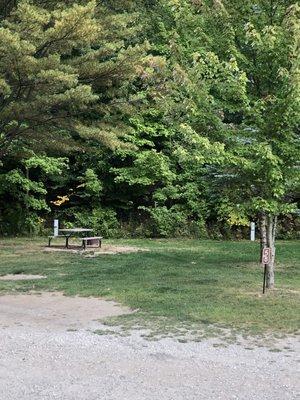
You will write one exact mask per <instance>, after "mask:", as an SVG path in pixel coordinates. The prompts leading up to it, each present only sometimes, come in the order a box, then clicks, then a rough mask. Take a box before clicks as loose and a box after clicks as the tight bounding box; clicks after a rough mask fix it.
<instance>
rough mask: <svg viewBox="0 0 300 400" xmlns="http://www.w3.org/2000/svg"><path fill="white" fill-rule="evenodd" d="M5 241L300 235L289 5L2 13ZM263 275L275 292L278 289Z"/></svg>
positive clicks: (298, 63) (190, 4) (297, 31)
mask: <svg viewBox="0 0 300 400" xmlns="http://www.w3.org/2000/svg"><path fill="white" fill-rule="evenodd" d="M0 16H1V23H0V54H1V57H0V124H1V131H0V162H1V166H0V168H1V169H0V181H1V187H0V204H1V212H0V220H1V233H2V234H13V233H25V232H28V231H31V232H39V231H40V230H43V229H45V227H47V226H49V225H51V220H52V219H53V217H54V216H56V217H59V218H60V220H61V221H62V222H63V223H65V224H67V223H69V224H72V223H74V224H83V225H86V224H88V225H90V226H91V227H93V228H94V229H95V230H96V231H99V232H101V233H102V234H106V235H131V236H132V235H142V236H182V235H185V236H193V237H207V236H210V237H225V238H226V237H230V235H235V236H238V237H244V235H245V233H246V232H247V230H245V229H246V228H244V227H247V226H248V225H249V221H250V220H255V221H257V222H259V224H260V231H261V236H262V237H263V238H264V243H263V245H264V246H269V247H272V248H273V254H274V255H275V247H274V239H275V231H276V226H277V223H278V221H277V220H278V218H279V232H280V231H281V233H282V234H283V233H285V234H286V237H288V236H289V235H292V234H293V232H294V231H295V230H296V228H297V224H299V222H297V221H299V219H298V220H297V216H296V214H295V212H297V209H298V208H299V205H298V204H297V202H298V201H299V122H300V75H299V71H300V51H299V42H300V7H299V4H298V3H297V2H295V1H293V0H289V1H286V0H278V1H276V2H274V1H273V0H257V1H256V2H253V1H250V0H249V1H248V0H246V1H243V2H240V1H237V0H201V1H200V0H199V1H198V0H151V1H150V0H139V1H131V0H127V1H109V0H106V1H101V2H95V1H84V0H83V1H73V0H70V1H65V2H61V1H58V0H52V1H47V2H46V1H42V0H31V1H29V0H20V1H9V0H6V1H4V2H2V3H1V7H0ZM271 278H272V277H271V275H270V279H271Z"/></svg>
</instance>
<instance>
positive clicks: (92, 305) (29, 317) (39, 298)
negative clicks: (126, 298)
mask: <svg viewBox="0 0 300 400" xmlns="http://www.w3.org/2000/svg"><path fill="white" fill-rule="evenodd" d="M131 312H132V311H131V310H130V309H129V308H127V307H122V306H120V305H119V304H117V303H115V302H113V301H106V300H102V299H98V298H85V297H77V296H76V297H66V296H64V295H63V294H62V293H42V294H19V295H4V296H0V327H1V326H4V325H5V326H12V325H22V326H30V327H34V326H39V327H44V328H47V330H55V329H57V328H63V329H70V328H72V329H79V328H83V327H84V328H90V327H92V328H93V327H94V325H95V323H96V321H97V320H99V319H102V318H106V317H111V316H117V315H122V314H129V313H131Z"/></svg>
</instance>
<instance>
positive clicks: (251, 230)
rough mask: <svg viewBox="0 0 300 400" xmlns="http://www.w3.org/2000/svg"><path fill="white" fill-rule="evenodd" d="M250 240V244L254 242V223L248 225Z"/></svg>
mask: <svg viewBox="0 0 300 400" xmlns="http://www.w3.org/2000/svg"><path fill="white" fill-rule="evenodd" d="M250 240H251V241H252V242H254V240H255V222H251V224H250Z"/></svg>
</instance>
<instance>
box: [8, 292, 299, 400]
mask: <svg viewBox="0 0 300 400" xmlns="http://www.w3.org/2000/svg"><path fill="white" fill-rule="evenodd" d="M30 298H31V299H30ZM124 312H128V310H126V309H125V308H120V307H118V306H117V305H116V304H114V303H111V302H105V301H103V300H97V299H79V298H75V299H70V298H66V297H63V296H60V295H55V296H52V295H51V296H50V295H43V296H33V295H31V296H29V295H21V296H2V297H0V351H1V353H0V399H3V400H17V399H18V400H19V399H20V400H37V399H38V400H42V399H45V400H46V399H47V400H48V399H49V400H50V399H51V400H54V399H59V400H100V399H104V400H146V399H147V400H148V399H149V400H193V399H195V400H196V399H197V400H201V399H205V400H210V399H212V400H217V399H222V400H227V399H239V400H243V399H245V400H246V399H247V400H250V399H257V400H258V399H259V400H262V399H268V400H271V399H272V400H275V399H276V400H277V399H278V400H288V399H291V400H292V399H299V385H298V383H297V382H298V381H299V379H298V378H299V365H300V364H299V360H298V361H297V357H296V355H297V351H298V350H299V342H298V341H296V339H292V338H291V339H289V340H287V341H286V347H289V349H283V351H281V352H276V353H275V352H270V351H269V349H268V348H255V349H253V350H247V349H245V348H244V347H242V346H238V345H230V346H229V347H227V348H221V347H218V348H216V347H214V346H213V342H214V341H213V340H207V341H203V342H199V343H178V342H177V341H175V340H172V339H163V340H160V341H156V342H149V341H146V340H145V339H143V338H142V337H141V336H140V335H139V334H138V333H133V334H132V335H131V336H129V337H115V336H110V335H108V336H106V335H104V336H99V335H96V334H94V333H93V332H92V331H93V330H94V329H96V328H99V322H96V321H95V319H96V318H101V317H103V316H105V315H112V314H113V315H117V314H118V313H124ZM74 329H77V330H76V331H75V330H74ZM297 394H298V396H297Z"/></svg>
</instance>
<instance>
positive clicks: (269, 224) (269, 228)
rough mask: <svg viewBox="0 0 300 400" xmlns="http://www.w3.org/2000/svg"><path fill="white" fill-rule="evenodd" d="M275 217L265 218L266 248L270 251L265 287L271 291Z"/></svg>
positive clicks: (273, 281)
mask: <svg viewBox="0 0 300 400" xmlns="http://www.w3.org/2000/svg"><path fill="white" fill-rule="evenodd" d="M276 224H277V216H276V215H272V214H269V215H268V216H267V218H266V232H267V247H269V248H270V249H271V256H270V262H269V263H268V264H267V274H266V287H267V288H268V289H273V288H274V284H275V278H274V268H275V235H276Z"/></svg>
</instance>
